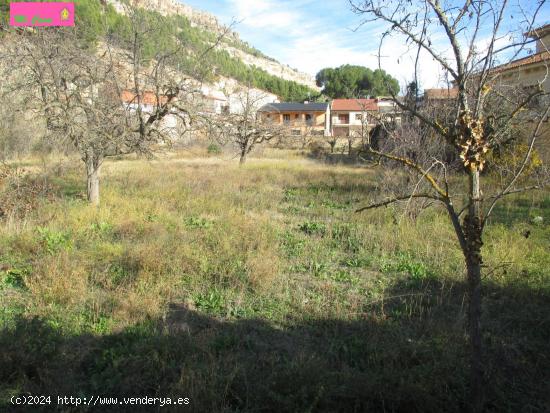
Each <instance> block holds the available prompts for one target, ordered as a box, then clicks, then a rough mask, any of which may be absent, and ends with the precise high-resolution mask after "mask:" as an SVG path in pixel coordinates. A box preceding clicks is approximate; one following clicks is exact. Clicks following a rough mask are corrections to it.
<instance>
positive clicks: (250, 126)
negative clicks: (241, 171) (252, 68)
mask: <svg viewBox="0 0 550 413" xmlns="http://www.w3.org/2000/svg"><path fill="white" fill-rule="evenodd" d="M235 95H236V96H238V102H237V104H236V105H235V106H234V107H233V108H231V111H232V113H227V114H221V115H218V116H217V117H216V118H215V119H213V120H212V121H211V123H210V132H211V135H212V137H213V138H214V139H215V140H217V141H218V142H219V143H220V144H222V145H225V144H228V143H230V144H233V145H235V146H236V147H237V149H238V155H239V163H240V164H241V165H243V164H244V163H245V162H246V159H247V157H248V155H249V154H250V152H252V150H253V149H254V148H256V147H258V146H260V145H262V144H263V143H266V142H269V141H272V140H275V139H279V138H281V137H282V136H283V135H284V132H285V131H286V128H285V127H284V126H283V125H279V124H276V123H274V122H271V121H269V120H266V119H262V118H261V117H260V116H259V114H258V109H260V107H261V106H263V104H264V103H265V97H266V95H265V94H263V93H261V92H260V91H258V90H257V89H253V88H251V87H247V88H243V89H242V90H240V91H237V92H236V93H235Z"/></svg>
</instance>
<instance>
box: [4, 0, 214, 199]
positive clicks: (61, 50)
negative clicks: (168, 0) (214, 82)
mask: <svg viewBox="0 0 550 413" xmlns="http://www.w3.org/2000/svg"><path fill="white" fill-rule="evenodd" d="M126 14H127V16H128V17H129V20H130V22H131V25H130V28H131V33H130V35H129V36H126V38H124V39H117V38H115V37H114V36H110V37H108V38H107V39H105V41H104V42H102V43H100V44H99V46H98V47H97V49H96V48H91V47H89V45H86V44H83V43H82V40H81V39H80V38H79V36H78V32H77V31H76V29H75V28H39V29H35V30H32V31H17V32H15V31H14V32H10V33H8V34H7V36H11V38H9V39H8V41H9V44H10V45H11V46H10V48H9V50H8V52H7V54H6V55H5V57H6V58H7V59H10V62H9V64H7V65H6V67H7V68H8V70H9V71H12V72H14V71H15V72H18V73H20V75H19V76H15V77H13V78H12V79H11V81H10V89H11V90H10V93H12V94H24V95H26V99H25V103H24V106H25V109H26V110H32V111H34V112H35V114H36V115H37V116H40V117H43V118H45V120H46V125H47V133H48V134H49V135H50V136H52V137H53V138H54V139H56V140H57V141H67V143H68V144H70V145H72V146H73V147H74V148H75V149H76V150H77V151H78V153H79V154H80V157H81V159H82V161H83V162H84V163H85V165H86V171H87V197H88V200H89V201H90V202H91V203H92V204H94V205H97V204H99V176H100V170H101V166H102V164H103V162H104V160H105V158H107V157H111V156H118V155H124V154H130V153H139V154H145V155H151V154H152V152H153V150H154V149H155V148H156V147H157V146H158V144H159V143H165V144H166V143H171V142H172V141H173V140H176V139H178V138H179V137H180V136H181V135H183V134H184V133H186V132H187V131H188V129H189V127H190V124H191V122H192V120H193V117H194V113H193V108H194V105H193V100H194V97H195V96H196V94H197V93H198V90H199V87H198V86H199V80H197V78H196V77H194V76H193V75H194V74H195V73H186V74H185V75H183V74H181V73H178V72H177V71H176V70H175V68H176V67H177V62H178V60H177V59H178V57H179V55H180V54H181V53H183V51H184V50H185V47H184V45H183V44H181V42H180V41H179V40H177V41H176V43H175V46H174V47H173V48H172V49H171V50H166V49H164V50H162V51H158V52H157V53H155V54H154V55H152V56H150V55H149V56H148V55H147V54H146V53H145V47H146V40H147V37H148V36H150V35H151V34H152V32H154V31H155V30H160V26H159V25H160V22H154V21H150V20H147V19H145V18H143V14H142V13H140V12H139V10H138V9H135V8H130V7H129V6H128V8H127V11H126ZM174 35H175V33H174ZM175 38H176V37H175ZM220 39H221V37H220V38H219V39H218V42H219V40H220ZM215 46H216V44H214V45H212V46H211V47H209V49H207V50H205V51H202V54H200V55H197V56H196V59H197V65H196V67H197V68H200V73H205V66H206V65H204V64H202V65H201V64H199V62H201V61H202V60H204V59H203V58H204V56H205V55H206V53H207V52H208V51H209V50H211V49H212V48H213V47H215ZM191 71H192V70H191Z"/></svg>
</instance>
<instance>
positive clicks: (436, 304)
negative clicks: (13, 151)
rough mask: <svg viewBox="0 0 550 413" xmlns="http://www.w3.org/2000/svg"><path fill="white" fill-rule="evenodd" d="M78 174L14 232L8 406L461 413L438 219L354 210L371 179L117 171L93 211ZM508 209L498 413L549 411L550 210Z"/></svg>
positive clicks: (7, 228) (320, 168)
mask: <svg viewBox="0 0 550 413" xmlns="http://www.w3.org/2000/svg"><path fill="white" fill-rule="evenodd" d="M71 165H72V164H64V165H62V166H61V167H59V168H57V169H56V170H53V169H52V170H50V171H49V172H48V173H47V174H46V175H44V174H42V175H41V176H40V177H38V178H33V179H34V180H35V181H33V183H36V184H37V185H38V184H40V185H42V187H45V188H46V189H45V190H44V191H46V192H47V196H46V197H44V198H42V197H41V198H40V199H38V200H36V199H30V198H32V197H30V196H27V197H25V196H21V202H26V203H27V204H28V205H27V206H28V207H27V212H26V213H25V214H24V213H23V212H19V218H17V219H16V218H11V217H6V216H5V217H4V219H3V221H1V222H0V265H1V272H0V311H1V312H0V320H1V326H2V330H1V332H0V349H1V352H0V400H1V401H0V409H2V410H6V409H7V410H10V409H12V407H10V405H9V398H10V397H11V395H13V394H19V393H20V392H27V393H29V394H36V395H39V394H51V395H55V394H61V395H68V396H70V395H73V396H82V397H84V396H88V397H89V396H92V395H107V396H134V397H140V396H141V397H143V396H157V397H159V396H160V397H168V396H171V397H174V398H176V397H189V398H190V400H191V403H190V405H189V406H188V407H187V408H186V409H187V410H185V409H182V408H181V407H180V408H179V411H196V412H316V411H322V412H354V411H356V412H366V411H373V412H379V411H387V412H392V411H395V412H443V411H445V412H458V411H462V410H463V409H464V408H465V404H464V400H465V398H466V397H467V394H468V388H467V384H468V348H467V337H466V336H465V334H464V328H465V326H464V322H465V306H466V302H465V297H464V291H465V287H464V285H463V276H464V275H463V264H462V257H461V255H460V251H459V249H458V247H457V244H456V241H455V239H454V238H453V237H454V236H453V231H452V228H451V227H450V225H449V224H448V222H447V219H446V217H445V215H444V213H443V211H441V210H439V209H431V210H428V211H425V212H423V213H422V214H421V215H420V216H419V217H418V218H417V219H416V220H411V219H410V218H407V217H406V216H404V215H403V213H402V210H400V209H398V208H386V209H381V210H377V211H370V212H365V213H362V214H356V213H354V210H355V209H356V208H357V207H360V206H363V205H365V204H366V203H368V201H369V200H372V199H374V198H376V197H377V196H379V194H378V192H377V187H378V182H379V180H380V176H379V175H378V172H377V171H376V170H375V169H369V168H361V167H345V166H329V165H322V164H316V163H313V162H311V161H307V160H303V159H290V160H283V159H263V160H251V161H250V162H249V164H247V165H246V166H245V167H244V168H239V167H238V166H237V164H236V162H234V161H231V162H229V161H223V160H217V159H214V158H211V159H207V158H197V159H185V158H181V157H177V156H175V157H172V158H170V159H164V160H155V161H152V162H150V161H145V160H119V161H115V162H110V163H107V164H106V165H105V167H104V170H103V181H102V185H103V186H102V205H101V207H100V208H99V209H94V208H93V207H90V206H88V205H87V203H86V201H85V200H84V199H83V198H84V193H85V180H84V176H83V174H82V172H81V170H80V169H79V164H78V163H75V164H74V165H75V166H74V167H73V166H71ZM29 166H30V169H32V170H35V171H36V174H39V173H41V172H40V168H39V166H38V165H33V164H31V165H27V167H29ZM33 173H34V172H33ZM27 184H28V186H31V184H30V183H28V182H27ZM22 190H24V188H23V189H22ZM21 211H23V209H21ZM497 212H498V213H497V215H496V216H495V218H494V219H493V222H492V223H491V226H490V228H489V231H488V233H487V238H486V243H485V246H484V253H485V254H486V256H487V258H486V265H487V268H486V269H485V274H486V278H485V290H484V297H485V299H484V314H483V317H484V318H483V328H484V332H485V333H484V334H485V335H484V342H485V346H486V349H487V354H486V355H485V361H486V367H487V383H488V384H487V386H488V397H489V403H488V407H487V408H488V411H495V412H496V411H498V412H543V411H547V409H548V407H549V405H548V402H549V400H548V397H549V388H548V383H549V382H550V374H549V372H550V351H549V350H550V349H549V342H550V270H549V268H550V253H549V250H550V226H549V225H548V224H549V222H550V196H549V194H548V193H541V192H539V193H534V194H527V195H523V196H521V197H515V198H509V199H508V200H507V201H506V203H504V204H502V206H501V207H500V209H499V210H498V211H497ZM536 217H542V222H541V219H540V218H536ZM59 409H60V410H61V409H62V408H59ZM64 409H65V410H64V411H88V410H86V409H84V408H82V406H81V407H79V408H73V410H70V409H68V408H67V407H65V408H64ZM51 410H53V406H46V407H45V408H44V411H51ZM141 410H143V411H152V410H153V411H154V410H155V409H152V408H151V407H150V406H149V407H143V408H141ZM141 410H140V408H139V407H138V408H136V407H135V406H134V407H133V408H132V409H131V411H141ZM164 410H166V411H171V409H170V408H165V409H164ZM172 410H177V409H175V408H173V409H172ZM93 411H108V409H107V408H95V409H94V410H93Z"/></svg>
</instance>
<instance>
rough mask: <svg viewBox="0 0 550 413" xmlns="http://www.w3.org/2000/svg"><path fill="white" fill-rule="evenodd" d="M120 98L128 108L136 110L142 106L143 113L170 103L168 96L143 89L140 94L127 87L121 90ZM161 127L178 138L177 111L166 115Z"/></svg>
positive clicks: (151, 111)
mask: <svg viewBox="0 0 550 413" xmlns="http://www.w3.org/2000/svg"><path fill="white" fill-rule="evenodd" d="M120 98H121V100H122V104H123V106H124V108H125V109H126V110H128V111H136V110H137V109H138V108H141V110H142V112H143V113H153V112H154V110H155V108H157V107H158V106H162V105H165V104H166V103H168V97H167V96H164V95H157V94H156V93H155V92H152V91H143V92H141V94H139V95H138V94H136V93H135V92H134V91H132V90H129V89H125V90H123V91H122V92H121V96H120ZM159 128H161V129H162V130H163V131H164V133H166V134H167V135H169V136H172V137H173V138H176V137H177V136H178V133H177V132H178V117H177V116H176V113H175V112H174V113H169V114H168V115H166V116H164V117H163V118H162V120H161V121H160V124H159Z"/></svg>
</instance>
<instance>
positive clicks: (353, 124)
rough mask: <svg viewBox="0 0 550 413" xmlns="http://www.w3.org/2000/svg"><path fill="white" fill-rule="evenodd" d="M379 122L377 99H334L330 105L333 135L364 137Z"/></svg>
mask: <svg viewBox="0 0 550 413" xmlns="http://www.w3.org/2000/svg"><path fill="white" fill-rule="evenodd" d="M378 121H379V107H378V102H377V100H376V99H334V100H333V101H332V102H331V105H330V128H331V135H332V136H336V137H351V136H354V135H355V136H357V137H359V136H364V134H365V133H368V131H369V130H370V129H372V128H373V127H374V126H375V125H376V124H378Z"/></svg>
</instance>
